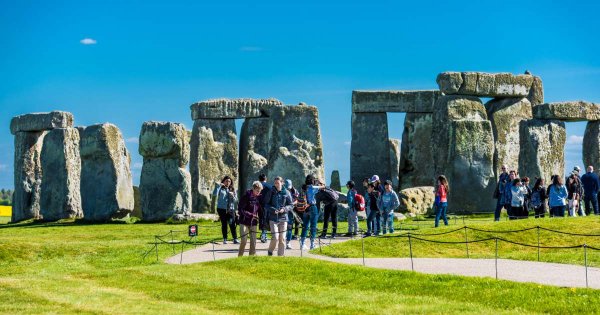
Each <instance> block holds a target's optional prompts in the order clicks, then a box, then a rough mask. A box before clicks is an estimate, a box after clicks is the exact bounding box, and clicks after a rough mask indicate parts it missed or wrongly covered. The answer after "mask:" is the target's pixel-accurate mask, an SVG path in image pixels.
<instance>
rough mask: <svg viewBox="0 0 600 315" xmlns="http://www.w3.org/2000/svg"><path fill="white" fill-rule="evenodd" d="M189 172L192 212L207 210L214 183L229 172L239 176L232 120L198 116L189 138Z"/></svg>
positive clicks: (232, 175) (235, 181) (233, 175)
mask: <svg viewBox="0 0 600 315" xmlns="http://www.w3.org/2000/svg"><path fill="white" fill-rule="evenodd" d="M190 161H191V162H190V173H191V175H192V198H193V207H192V208H193V209H194V212H207V211H209V208H210V200H211V198H212V191H213V189H214V187H215V182H217V183H220V182H221V179H222V178H223V177H224V176H225V175H229V176H230V177H231V178H232V180H233V183H234V185H237V179H238V148H237V134H236V129H235V120H233V119H197V120H195V121H194V127H193V129H192V140H191V155H190Z"/></svg>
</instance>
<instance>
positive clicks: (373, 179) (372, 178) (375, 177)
mask: <svg viewBox="0 0 600 315" xmlns="http://www.w3.org/2000/svg"><path fill="white" fill-rule="evenodd" d="M378 180H379V176H377V175H373V176H371V179H370V180H369V182H371V183H374V182H376V181H378Z"/></svg>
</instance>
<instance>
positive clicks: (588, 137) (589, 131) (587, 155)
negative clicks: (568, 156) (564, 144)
mask: <svg viewBox="0 0 600 315" xmlns="http://www.w3.org/2000/svg"><path fill="white" fill-rule="evenodd" d="M583 165H584V168H587V167H588V166H593V167H594V170H600V121H589V122H588V123H587V126H586V127H585V133H584V135H583Z"/></svg>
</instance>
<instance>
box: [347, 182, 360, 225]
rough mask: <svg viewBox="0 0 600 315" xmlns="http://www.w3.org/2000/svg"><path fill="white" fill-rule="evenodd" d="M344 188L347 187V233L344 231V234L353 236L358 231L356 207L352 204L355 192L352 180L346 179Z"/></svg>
mask: <svg viewBox="0 0 600 315" xmlns="http://www.w3.org/2000/svg"><path fill="white" fill-rule="evenodd" d="M346 188H348V197H347V199H348V233H346V235H345V236H353V235H356V234H357V232H358V216H357V215H356V212H357V209H356V207H355V205H354V200H355V196H356V194H357V192H356V189H354V181H351V180H350V181H348V183H346Z"/></svg>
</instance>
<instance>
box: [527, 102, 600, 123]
mask: <svg viewBox="0 0 600 315" xmlns="http://www.w3.org/2000/svg"><path fill="white" fill-rule="evenodd" d="M533 118H535V119H547V120H562V121H594V120H600V104H594V103H590V102H585V101H573V102H557V103H545V104H541V105H537V106H535V107H534V108H533Z"/></svg>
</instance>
